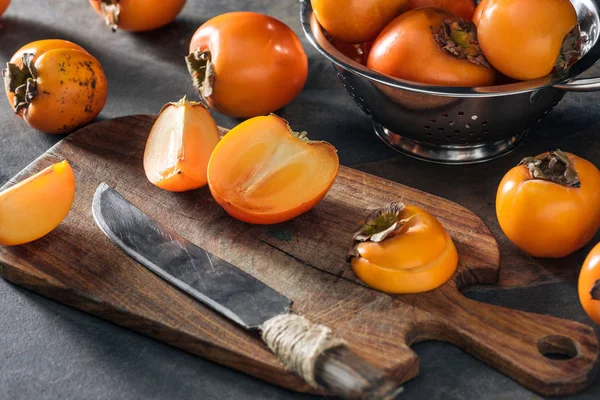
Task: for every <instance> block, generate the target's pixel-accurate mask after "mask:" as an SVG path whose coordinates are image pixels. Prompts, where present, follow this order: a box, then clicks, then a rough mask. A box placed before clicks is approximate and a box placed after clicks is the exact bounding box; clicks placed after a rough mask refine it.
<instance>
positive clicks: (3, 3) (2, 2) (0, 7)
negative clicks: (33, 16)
mask: <svg viewBox="0 0 600 400" xmlns="http://www.w3.org/2000/svg"><path fill="white" fill-rule="evenodd" d="M9 5H10V0H0V16H2V14H4V11H6V9H7V8H8V6H9Z"/></svg>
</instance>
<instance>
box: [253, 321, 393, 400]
mask: <svg viewBox="0 0 600 400" xmlns="http://www.w3.org/2000/svg"><path fill="white" fill-rule="evenodd" d="M261 330H262V339H263V341H264V342H265V343H266V344H267V346H269V348H270V349H271V350H272V351H273V353H275V355H277V357H278V358H279V359H280V360H281V362H283V364H284V365H285V366H286V367H287V368H288V369H290V370H292V371H294V372H295V373H297V374H298V375H300V376H301V377H302V378H304V380H306V382H307V383H308V384H309V385H311V386H312V387H315V388H318V387H319V386H322V387H324V388H325V389H328V390H329V391H330V392H331V393H332V394H334V395H336V396H339V397H341V398H344V399H357V400H358V399H360V400H388V399H393V398H394V397H395V396H396V395H397V394H399V393H400V392H401V391H402V387H401V386H400V385H399V384H398V383H397V382H394V381H392V380H390V379H389V378H387V377H386V376H385V374H384V373H383V372H382V371H381V370H380V369H379V368H377V367H374V366H372V365H370V364H368V363H367V362H366V361H365V360H363V359H362V358H360V357H359V356H358V355H356V354H355V353H353V352H352V351H351V350H350V349H348V347H347V346H346V342H345V341H344V340H342V339H340V338H338V337H336V336H335V335H333V333H332V332H331V329H329V328H327V327H326V326H323V325H318V324H313V323H312V322H310V321H309V320H307V319H306V318H304V317H302V316H299V315H295V314H283V315H278V316H277V317H274V318H271V319H270V320H268V321H266V322H265V323H264V324H263V326H262V328H261Z"/></svg>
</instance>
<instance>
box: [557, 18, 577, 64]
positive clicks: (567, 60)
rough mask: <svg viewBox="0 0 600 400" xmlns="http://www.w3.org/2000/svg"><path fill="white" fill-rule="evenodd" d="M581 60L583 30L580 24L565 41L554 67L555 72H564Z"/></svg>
mask: <svg viewBox="0 0 600 400" xmlns="http://www.w3.org/2000/svg"><path fill="white" fill-rule="evenodd" d="M580 59H581V30H580V29H579V24H577V26H575V28H573V30H572V31H571V32H569V34H568V35H567V36H565V39H564V40H563V44H562V47H561V49H560V53H559V54H558V58H557V59H556V64H555V65H554V71H555V72H558V73H560V72H563V71H566V70H567V69H569V68H570V67H571V66H572V65H573V64H575V63H576V62H577V61H579V60H580Z"/></svg>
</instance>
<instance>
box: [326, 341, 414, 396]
mask: <svg viewBox="0 0 600 400" xmlns="http://www.w3.org/2000/svg"><path fill="white" fill-rule="evenodd" d="M315 380H316V381H317V382H318V383H319V384H320V385H321V386H323V387H324V388H326V389H328V390H329V391H330V392H331V393H333V394H335V395H336V396H339V397H341V398H344V399H352V400H354V399H357V400H359V399H360V400H391V399H393V398H395V397H396V396H397V395H398V394H400V393H401V392H402V390H403V389H402V386H400V384H399V383H398V382H395V381H393V380H391V379H389V378H387V377H386V376H385V374H384V373H383V372H382V371H381V370H380V369H379V368H377V367H375V366H373V365H371V364H369V363H367V362H366V361H365V360H363V359H362V358H361V357H360V356H358V355H357V354H356V353H354V352H352V351H351V350H350V349H349V348H348V347H346V346H338V347H334V348H332V349H330V350H327V351H325V352H323V353H322V354H321V356H319V358H318V359H317V363H316V364H315Z"/></svg>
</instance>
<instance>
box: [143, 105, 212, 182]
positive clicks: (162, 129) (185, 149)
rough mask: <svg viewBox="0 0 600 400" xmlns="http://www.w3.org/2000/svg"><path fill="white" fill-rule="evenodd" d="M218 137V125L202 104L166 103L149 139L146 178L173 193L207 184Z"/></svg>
mask: <svg viewBox="0 0 600 400" xmlns="http://www.w3.org/2000/svg"><path fill="white" fill-rule="evenodd" d="M219 139H220V136H219V129H218V128H217V124H216V123H215V120H214V119H213V118H212V116H211V115H210V113H209V112H208V110H207V109H206V107H205V106H204V105H203V104H201V103H196V102H190V101H187V100H186V99H185V98H183V99H182V100H180V101H179V102H178V103H169V104H167V105H166V106H165V107H164V108H163V110H162V111H161V113H160V115H159V116H158V119H157V120H156V122H155V123H154V125H153V126H152V129H151V130H150V135H149V136H148V141H147V142H146V150H145V152H144V171H145V172H146V177H147V178H148V180H149V181H150V182H152V183H153V184H154V185H156V186H158V187H160V188H162V189H165V190H169V191H172V192H183V191H186V190H192V189H197V188H200V187H202V186H204V185H206V183H207V178H206V168H207V166H208V160H209V159H210V155H211V154H212V151H213V149H214V148H215V146H216V145H217V143H218V142H219Z"/></svg>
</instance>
